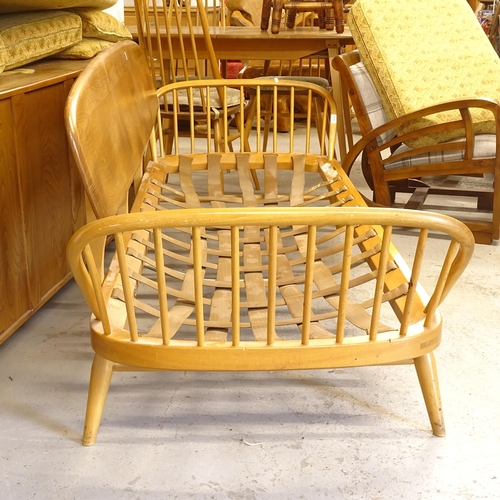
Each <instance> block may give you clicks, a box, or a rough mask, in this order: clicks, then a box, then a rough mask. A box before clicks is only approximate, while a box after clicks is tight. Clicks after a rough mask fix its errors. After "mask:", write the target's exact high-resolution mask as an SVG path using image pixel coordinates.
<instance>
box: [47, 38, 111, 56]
mask: <svg viewBox="0 0 500 500" xmlns="http://www.w3.org/2000/svg"><path fill="white" fill-rule="evenodd" d="M110 45H113V42H108V41H107V40H99V39H98V38H83V39H82V41H81V42H78V43H77V44H75V45H73V46H71V47H70V48H69V49H66V50H63V51H62V52H59V53H58V54H56V55H55V56H54V57H55V58H56V59H90V58H92V57H94V56H95V55H97V54H99V52H101V50H104V49H107V48H108V47H109V46H110Z"/></svg>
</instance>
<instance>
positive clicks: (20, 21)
mask: <svg viewBox="0 0 500 500" xmlns="http://www.w3.org/2000/svg"><path fill="white" fill-rule="evenodd" d="M81 38H82V21H81V19H80V17H79V16H77V15H76V14H73V13H71V12H66V11H59V10H50V11H46V12H25V13H21V14H6V15H3V16H1V17H0V40H1V43H2V45H3V46H4V48H3V52H4V61H3V69H4V70H9V69H12V68H17V67H18V66H22V65H24V64H28V63H30V62H33V61H37V60H38V59H42V58H43V57H48V56H51V55H53V54H56V53H57V52H60V51H61V50H63V49H65V48H67V47H71V46H72V45H74V44H75V43H77V42H79V41H80V40H81Z"/></svg>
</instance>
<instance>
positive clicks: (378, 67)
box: [349, 0, 500, 147]
mask: <svg viewBox="0 0 500 500" xmlns="http://www.w3.org/2000/svg"><path fill="white" fill-rule="evenodd" d="M349 26H350V28H351V32H352V35H353V38H354V41H355V43H356V46H357V48H358V50H359V52H360V54H361V58H362V59H363V61H364V63H365V65H366V67H367V69H368V71H369V73H370V75H371V77H372V79H373V82H374V85H375V87H376V89H377V91H378V93H379V95H380V99H381V101H382V104H383V106H384V108H385V111H386V113H387V115H388V117H389V118H396V117H399V116H403V115H405V114H407V113H409V112H411V111H415V110H419V109H422V108H424V107H426V106H430V105H433V104H438V103H440V102H445V101H450V100H453V99H460V98H471V97H490V98H493V99H498V100H500V60H499V58H498V56H497V54H496V52H495V51H494V50H493V48H492V46H491V44H490V42H489V41H488V39H487V38H486V36H485V34H484V32H483V30H482V29H481V27H480V25H479V23H478V21H477V19H476V17H475V15H474V13H473V11H472V9H471V8H470V7H469V5H468V4H467V2H464V1H463V0H449V1H447V2H435V1H434V0H405V1H404V2H394V1H393V0H357V1H356V2H355V3H354V4H353V6H352V8H351V11H350V14H349ZM476 111H477V112H476ZM457 117H458V113H457V114H455V113H451V112H448V113H441V114H438V115H434V116H433V117H432V118H431V119H429V118H426V119H422V120H416V121H415V122H413V123H412V124H411V125H409V126H408V127H405V128H404V129H402V130H397V133H398V134H399V135H401V134H403V133H407V132H410V131H412V130H418V129H420V128H422V127H425V126H429V125H431V124H439V123H445V122H449V121H452V120H453V119H456V118H457ZM473 119H474V122H475V129H476V132H477V133H492V132H494V130H495V126H494V122H493V119H492V115H491V113H489V112H487V111H480V110H475V112H474V113H473ZM461 135H462V134H461V133H460V131H452V132H443V133H439V134H435V136H434V137H432V138H431V139H428V140H424V141H422V140H418V139H417V140H416V141H411V144H410V145H411V146H413V147H417V146H423V145H427V144H430V143H436V142H443V141H448V140H451V139H454V138H457V137H460V136H461Z"/></svg>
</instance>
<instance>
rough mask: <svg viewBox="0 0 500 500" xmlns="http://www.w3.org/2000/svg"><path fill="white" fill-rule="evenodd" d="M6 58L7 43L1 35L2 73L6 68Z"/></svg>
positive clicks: (0, 61) (0, 55) (0, 70)
mask: <svg viewBox="0 0 500 500" xmlns="http://www.w3.org/2000/svg"><path fill="white" fill-rule="evenodd" d="M6 59H7V54H6V52H5V44H4V43H3V40H2V37H0V73H1V72H2V71H3V70H4V69H5V60H6Z"/></svg>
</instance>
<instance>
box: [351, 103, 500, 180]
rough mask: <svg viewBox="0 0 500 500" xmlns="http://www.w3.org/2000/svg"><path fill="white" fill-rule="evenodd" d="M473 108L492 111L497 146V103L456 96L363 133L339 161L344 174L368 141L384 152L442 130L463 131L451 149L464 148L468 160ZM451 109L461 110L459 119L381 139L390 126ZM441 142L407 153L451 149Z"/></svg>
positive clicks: (499, 123) (499, 119) (499, 127)
mask: <svg viewBox="0 0 500 500" xmlns="http://www.w3.org/2000/svg"><path fill="white" fill-rule="evenodd" d="M472 108H481V109H486V110H489V111H491V113H492V114H493V117H494V120H495V122H496V127H495V134H496V136H497V149H498V148H499V147H500V140H499V139H500V102H498V101H496V100H494V99H489V98H467V99H456V100H453V101H448V102H443V103H440V104H435V105H433V106H429V107H426V108H423V109H419V110H417V111H414V112H412V113H409V114H407V115H404V116H401V117H399V118H395V119H393V120H389V121H388V122H386V123H385V124H383V125H381V126H379V127H377V128H374V129H373V130H371V131H370V132H368V133H367V134H365V135H364V136H362V138H361V139H360V140H359V141H358V142H357V143H356V144H355V145H354V146H353V147H352V148H351V150H350V151H349V153H348V154H347V156H346V157H345V158H344V161H343V162H342V168H343V169H344V170H345V171H346V172H347V173H349V171H350V169H351V168H352V165H353V163H354V161H355V160H356V158H357V157H358V156H359V155H360V153H361V152H362V151H363V150H364V149H365V147H366V146H368V145H369V144H373V145H374V147H375V148H376V149H378V150H380V151H383V150H385V149H390V148H396V147H398V146H399V145H401V144H402V143H406V142H408V141H411V140H412V139H416V138H419V137H422V136H425V135H432V134H435V133H437V132H443V131H444V130H459V129H463V130H465V134H464V136H463V141H461V142H458V143H454V145H453V148H454V149H463V150H465V157H466V158H467V159H470V158H472V154H473V150H474V137H475V133H474V130H473V124H472V117H471V114H470V109H472ZM453 110H456V111H458V112H460V115H461V119H459V120H455V121H453V122H448V123H443V124H439V125H433V126H429V127H425V128H421V129H419V130H415V131H412V132H409V133H407V134H403V135H398V136H395V137H393V138H392V139H390V140H388V141H386V142H382V141H381V138H382V137H383V136H384V134H386V133H387V132H389V131H391V130H393V129H396V128H398V127H401V126H403V125H405V124H407V123H410V122H412V121H414V120H417V119H419V118H423V117H426V116H430V115H433V114H436V113H442V112H445V111H453ZM444 144H446V143H436V144H433V145H430V146H424V147H418V148H413V149H412V150H411V151H409V152H408V153H407V155H408V156H409V155H417V154H422V153H428V152H432V151H440V150H444V149H450V148H449V146H448V147H446V146H445V145H444ZM499 153H500V152H499Z"/></svg>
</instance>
